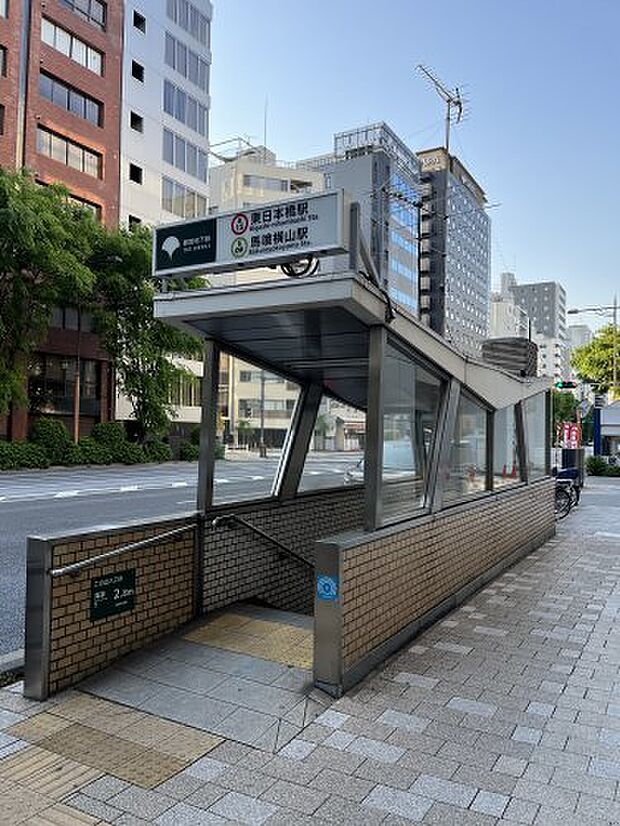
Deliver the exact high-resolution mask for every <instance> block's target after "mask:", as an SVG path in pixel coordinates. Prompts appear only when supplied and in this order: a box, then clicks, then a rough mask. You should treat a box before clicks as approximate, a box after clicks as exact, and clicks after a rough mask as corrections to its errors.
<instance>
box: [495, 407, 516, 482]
mask: <svg viewBox="0 0 620 826" xmlns="http://www.w3.org/2000/svg"><path fill="white" fill-rule="evenodd" d="M520 481H521V474H520V473H519V454H518V453H517V427H516V419H515V409H514V407H505V408H504V409H503V410H497V411H496V412H495V414H494V416H493V487H494V488H495V489H496V490H498V489H500V488H504V487H506V486H507V485H515V484H519V482H520Z"/></svg>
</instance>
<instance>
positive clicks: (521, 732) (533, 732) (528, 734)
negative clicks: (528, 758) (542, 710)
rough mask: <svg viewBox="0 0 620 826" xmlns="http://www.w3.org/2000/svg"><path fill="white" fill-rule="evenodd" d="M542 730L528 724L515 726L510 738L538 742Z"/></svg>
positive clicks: (519, 741) (520, 741)
mask: <svg viewBox="0 0 620 826" xmlns="http://www.w3.org/2000/svg"><path fill="white" fill-rule="evenodd" d="M542 734H543V733H542V730H541V729H538V728H531V727H530V726H517V727H516V728H515V730H514V731H513V733H512V739H513V740H516V741H517V742H518V743H534V744H536V743H540V738H541V737H542Z"/></svg>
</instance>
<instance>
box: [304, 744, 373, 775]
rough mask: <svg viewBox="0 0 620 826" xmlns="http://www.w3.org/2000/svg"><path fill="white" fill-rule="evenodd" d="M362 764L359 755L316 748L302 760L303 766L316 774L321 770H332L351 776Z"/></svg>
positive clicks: (320, 747)
mask: <svg viewBox="0 0 620 826" xmlns="http://www.w3.org/2000/svg"><path fill="white" fill-rule="evenodd" d="M363 762H364V757H363V756H362V755H360V754H354V753H353V752H351V751H339V750H338V749H330V748H325V747H324V746H317V748H316V749H315V750H314V751H313V752H312V754H309V755H308V757H306V759H305V760H304V766H306V767H308V768H311V769H316V773H317V774H318V773H319V771H320V770H321V769H334V770H335V771H340V772H344V773H345V774H353V772H354V771H355V770H356V769H357V768H358V766H359V765H360V763H363Z"/></svg>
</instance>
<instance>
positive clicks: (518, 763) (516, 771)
mask: <svg viewBox="0 0 620 826" xmlns="http://www.w3.org/2000/svg"><path fill="white" fill-rule="evenodd" d="M526 767H527V761H526V760H522V759H521V758H520V757H509V756H508V755H506V754H500V756H499V757H498V758H497V763H496V764H495V765H494V766H493V771H494V772H502V774H509V775H511V776H512V777H521V775H522V774H523V773H524V772H525V769H526Z"/></svg>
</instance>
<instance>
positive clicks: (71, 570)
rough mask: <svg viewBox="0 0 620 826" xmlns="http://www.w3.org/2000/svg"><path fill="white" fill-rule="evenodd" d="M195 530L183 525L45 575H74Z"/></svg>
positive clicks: (194, 525)
mask: <svg viewBox="0 0 620 826" xmlns="http://www.w3.org/2000/svg"><path fill="white" fill-rule="evenodd" d="M195 529H196V523H194V524H191V525H183V527H182V528H174V529H173V530H171V531H164V532H163V533H158V534H156V535H155V536H149V537H148V539H141V540H140V541H139V542H132V543H130V544H129V545H121V547H120V548H115V549H114V550H113V551H106V552H105V553H104V554H98V555H97V556H91V557H89V558H88V559H82V560H81V561H80V562H73V563H72V564H71V565H65V566H64V567H63V568H50V569H48V571H47V573H48V574H49V575H50V576H51V577H52V578H55V577H59V576H65V575H66V574H76V573H77V572H78V571H81V570H82V568H89V567H90V566H91V565H96V564H97V563H98V562H102V561H103V560H106V559H111V558H113V557H115V556H120V555H121V554H124V553H126V552H128V551H137V550H138V549H139V548H148V546H149V545H156V544H157V543H158V542H159V541H160V540H162V539H169V538H170V537H171V536H177V535H178V534H180V533H186V532H187V531H193V530H195Z"/></svg>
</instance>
